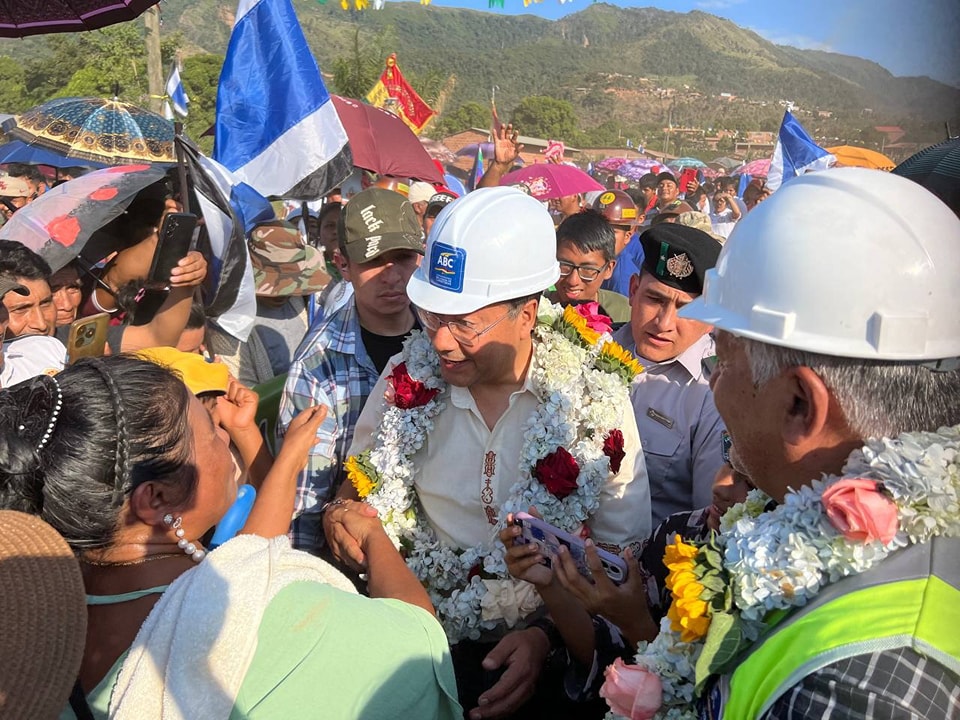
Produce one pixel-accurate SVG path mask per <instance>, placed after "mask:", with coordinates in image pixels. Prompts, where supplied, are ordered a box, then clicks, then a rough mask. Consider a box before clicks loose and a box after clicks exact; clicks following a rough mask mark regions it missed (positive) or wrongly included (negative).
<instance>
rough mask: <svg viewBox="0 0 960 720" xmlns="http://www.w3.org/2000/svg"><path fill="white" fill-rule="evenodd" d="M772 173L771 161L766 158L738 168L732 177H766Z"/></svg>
mask: <svg viewBox="0 0 960 720" xmlns="http://www.w3.org/2000/svg"><path fill="white" fill-rule="evenodd" d="M769 172H770V161H769V160H768V159H766V158H761V159H759V160H752V161H751V162H748V163H747V164H746V165H741V166H740V167H738V168H737V169H736V170H735V171H734V172H733V173H731V175H733V174H737V175H750V176H752V177H764V178H765V177H766V176H767V173H769Z"/></svg>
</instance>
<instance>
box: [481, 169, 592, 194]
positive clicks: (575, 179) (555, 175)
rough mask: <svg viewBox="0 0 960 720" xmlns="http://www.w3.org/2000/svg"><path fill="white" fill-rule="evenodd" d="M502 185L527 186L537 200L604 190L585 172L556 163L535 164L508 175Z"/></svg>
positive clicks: (502, 180) (503, 178)
mask: <svg viewBox="0 0 960 720" xmlns="http://www.w3.org/2000/svg"><path fill="white" fill-rule="evenodd" d="M500 184H501V185H526V186H527V187H528V188H530V194H531V195H532V196H533V197H535V198H536V199H537V200H550V199H551V198H559V197H565V196H567V195H577V194H579V193H587V192H592V191H594V190H603V185H601V184H600V183H598V182H597V181H596V180H594V179H593V178H592V177H590V176H589V175H587V174H586V173H585V172H584V171H583V170H581V169H580V168H578V167H574V166H573V165H555V164H554V163H534V164H533V165H527V167H525V168H520V169H519V170H514V171H513V172H510V173H507V174H506V175H504V176H503V177H502V178H501V179H500Z"/></svg>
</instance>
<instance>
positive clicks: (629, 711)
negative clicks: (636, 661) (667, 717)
mask: <svg viewBox="0 0 960 720" xmlns="http://www.w3.org/2000/svg"><path fill="white" fill-rule="evenodd" d="M603 677H604V681H603V687H601V688H600V697H602V698H603V699H604V700H606V701H607V705H609V706H610V709H611V710H613V712H615V713H616V714H617V715H623V717H625V718H630V720H650V718H652V717H653V716H654V715H656V714H657V710H659V709H660V705H662V704H663V686H662V684H661V683H660V678H658V677H657V675H656V674H655V673H652V672H650V671H649V670H647V669H646V668H642V667H640V666H639V665H626V664H625V663H624V662H623V660H621V659H620V658H617V659H616V660H614V661H613V665H609V666H607V669H606V670H604V672H603Z"/></svg>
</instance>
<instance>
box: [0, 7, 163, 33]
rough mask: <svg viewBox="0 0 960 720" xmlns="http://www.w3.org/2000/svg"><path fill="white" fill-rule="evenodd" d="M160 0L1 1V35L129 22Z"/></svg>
mask: <svg viewBox="0 0 960 720" xmlns="http://www.w3.org/2000/svg"><path fill="white" fill-rule="evenodd" d="M157 2H159V0H17V2H4V3H0V37H27V36H28V35H41V34H45V33H56V32H79V31H80V30H96V29H97V28H102V27H106V26H107V25H113V24H114V23H119V22H126V21H127V20H133V19H134V18H135V17H137V16H139V15H140V14H141V13H142V12H143V11H144V10H146V9H147V8H149V7H150V6H151V5H156V4H157Z"/></svg>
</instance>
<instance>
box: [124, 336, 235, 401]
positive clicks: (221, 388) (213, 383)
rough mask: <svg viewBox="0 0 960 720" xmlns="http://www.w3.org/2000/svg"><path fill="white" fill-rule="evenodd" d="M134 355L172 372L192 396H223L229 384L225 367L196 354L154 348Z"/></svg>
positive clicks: (166, 348) (165, 348)
mask: <svg viewBox="0 0 960 720" xmlns="http://www.w3.org/2000/svg"><path fill="white" fill-rule="evenodd" d="M136 355H137V357H140V358H142V359H144V360H149V361H150V362H152V363H156V364H157V365H161V366H163V367H165V368H167V369H169V370H172V371H173V372H174V373H176V374H177V375H179V376H180V379H181V380H183V384H184V385H186V386H187V388H189V390H190V392H192V393H193V394H194V395H200V394H201V393H211V392H215V393H219V394H225V393H226V392H227V387H228V386H229V384H230V371H229V370H227V366H226V365H224V364H223V363H213V362H207V361H206V360H205V359H204V358H203V356H202V355H197V354H196V353H188V352H183V351H182V350H177V349H176V348H172V347H155V348H147V349H146V350H138V351H137V352H136Z"/></svg>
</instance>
